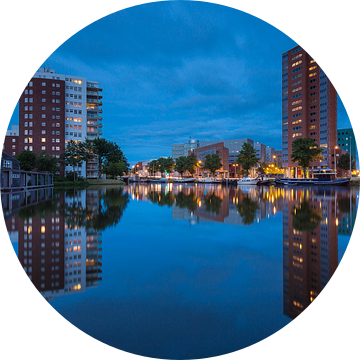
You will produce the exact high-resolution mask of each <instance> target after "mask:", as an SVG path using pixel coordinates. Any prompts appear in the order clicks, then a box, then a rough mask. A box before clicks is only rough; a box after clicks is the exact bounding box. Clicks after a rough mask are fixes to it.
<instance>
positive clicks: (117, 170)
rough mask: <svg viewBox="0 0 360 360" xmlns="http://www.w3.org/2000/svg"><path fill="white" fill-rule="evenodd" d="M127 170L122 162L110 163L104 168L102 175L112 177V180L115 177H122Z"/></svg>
mask: <svg viewBox="0 0 360 360" xmlns="http://www.w3.org/2000/svg"><path fill="white" fill-rule="evenodd" d="M126 170H127V168H126V165H125V163H124V162H122V161H119V162H111V163H108V164H106V165H105V166H104V170H103V171H104V174H106V175H108V176H112V177H113V178H114V179H115V178H116V176H122V175H123V174H124V172H126Z"/></svg>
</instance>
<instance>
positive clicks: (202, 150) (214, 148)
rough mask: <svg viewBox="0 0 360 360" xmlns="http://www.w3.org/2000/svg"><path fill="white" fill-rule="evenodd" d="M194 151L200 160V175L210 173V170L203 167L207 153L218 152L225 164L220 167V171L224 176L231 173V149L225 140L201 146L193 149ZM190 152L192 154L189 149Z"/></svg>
mask: <svg viewBox="0 0 360 360" xmlns="http://www.w3.org/2000/svg"><path fill="white" fill-rule="evenodd" d="M193 152H194V154H195V155H196V157H197V159H198V161H199V162H200V167H199V168H198V171H197V173H198V175H200V176H203V175H205V176H207V175H210V174H209V170H208V169H206V168H204V167H203V166H204V163H205V158H206V155H211V154H218V155H219V156H220V158H221V163H222V164H223V166H222V167H221V169H219V172H220V174H221V176H222V177H228V174H229V149H228V148H227V147H225V146H224V143H223V142H219V143H216V144H211V145H207V146H203V147H199V148H197V149H195V150H193ZM190 154H191V151H189V153H188V155H190Z"/></svg>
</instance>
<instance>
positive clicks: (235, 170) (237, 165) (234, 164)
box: [233, 163, 238, 178]
mask: <svg viewBox="0 0 360 360" xmlns="http://www.w3.org/2000/svg"><path fill="white" fill-rule="evenodd" d="M233 166H235V178H237V176H236V167H237V166H238V164H236V163H235V164H233Z"/></svg>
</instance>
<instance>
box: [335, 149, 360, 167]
mask: <svg viewBox="0 0 360 360" xmlns="http://www.w3.org/2000/svg"><path fill="white" fill-rule="evenodd" d="M336 166H337V167H338V168H339V169H342V170H344V171H349V169H350V154H349V153H346V154H342V155H341V156H340V157H339V160H338V162H337V165H336ZM355 169H356V163H355V160H354V158H353V157H352V156H351V170H355Z"/></svg>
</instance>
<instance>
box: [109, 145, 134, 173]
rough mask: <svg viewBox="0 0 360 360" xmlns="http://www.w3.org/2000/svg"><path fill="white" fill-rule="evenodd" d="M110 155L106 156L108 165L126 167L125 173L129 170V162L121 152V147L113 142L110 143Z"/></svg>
mask: <svg viewBox="0 0 360 360" xmlns="http://www.w3.org/2000/svg"><path fill="white" fill-rule="evenodd" d="M108 147H109V154H108V155H107V156H106V163H107V164H109V163H119V162H122V163H123V164H124V165H125V172H127V171H128V169H129V162H128V160H127V158H126V156H125V155H124V153H123V151H122V150H121V148H120V146H119V145H118V144H116V143H114V142H112V141H108Z"/></svg>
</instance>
